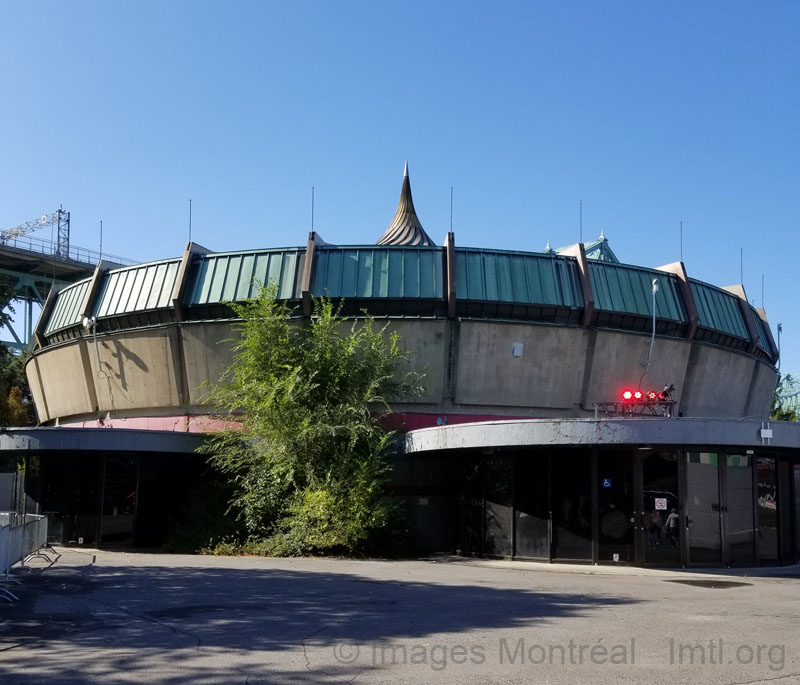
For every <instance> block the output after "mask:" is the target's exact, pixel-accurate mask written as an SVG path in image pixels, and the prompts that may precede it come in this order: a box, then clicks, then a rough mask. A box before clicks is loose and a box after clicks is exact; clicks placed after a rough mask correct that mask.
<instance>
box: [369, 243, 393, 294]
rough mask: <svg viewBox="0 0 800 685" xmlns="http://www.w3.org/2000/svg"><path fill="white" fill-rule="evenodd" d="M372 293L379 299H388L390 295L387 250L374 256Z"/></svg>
mask: <svg viewBox="0 0 800 685" xmlns="http://www.w3.org/2000/svg"><path fill="white" fill-rule="evenodd" d="M372 292H373V293H375V294H376V296H377V297H386V296H387V295H388V293H389V255H388V253H387V252H386V251H385V250H381V251H380V252H375V253H374V255H373V268H372Z"/></svg>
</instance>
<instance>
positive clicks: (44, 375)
mask: <svg viewBox="0 0 800 685" xmlns="http://www.w3.org/2000/svg"><path fill="white" fill-rule="evenodd" d="M88 352H89V350H88V345H87V342H86V340H80V341H76V342H74V343H69V344H67V345H62V346H59V347H55V348H53V349H48V350H47V353H46V354H38V355H37V356H36V359H35V364H33V365H32V364H31V363H30V362H29V363H28V365H27V367H26V372H27V375H28V380H29V382H31V381H32V382H31V390H33V392H34V396H33V397H34V402H36V408H37V411H38V412H39V415H40V420H48V419H53V418H57V417H61V416H71V415H75V414H89V413H93V412H95V411H96V410H97V402H96V398H95V396H94V384H93V383H91V382H90V380H89V379H91V377H92V376H91V368H90V366H89V355H88ZM32 366H33V368H31V367H32ZM39 381H40V382H41V386H40V385H39ZM40 387H41V391H42V393H43V395H44V396H45V398H46V402H44V403H42V402H40V401H39V400H38V399H37V394H39V392H40V390H39V388H40ZM45 416H46V417H47V418H44V417H45Z"/></svg>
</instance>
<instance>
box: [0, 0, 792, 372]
mask: <svg viewBox="0 0 800 685" xmlns="http://www.w3.org/2000/svg"><path fill="white" fill-rule="evenodd" d="M0 93H2V107H0V160H1V161H2V163H1V164H0V199H1V200H2V201H0V228H8V227H11V226H14V225H16V224H19V223H21V222H23V221H25V220H28V219H31V218H34V217H37V216H40V215H41V214H44V213H46V212H50V211H53V210H54V209H56V208H57V207H58V206H59V205H63V206H64V208H65V209H68V210H69V211H70V212H71V216H72V236H71V240H72V243H74V244H77V245H81V246H84V247H90V248H95V249H97V248H98V247H99V238H100V236H99V225H100V220H103V223H104V239H103V242H104V244H103V250H104V252H109V253H112V254H117V255H123V256H126V257H130V258H133V259H137V260H141V261H145V260H154V259H161V258H166V257H173V256H177V255H179V254H181V253H182V250H183V248H184V246H185V243H186V240H187V237H188V202H189V198H191V199H192V206H193V226H192V237H193V239H194V240H195V241H196V242H199V243H201V244H203V245H205V246H206V247H208V248H210V249H212V250H214V251H228V250H237V249H245V248H256V247H278V246H285V245H302V244H304V243H305V240H306V238H307V232H308V230H309V228H310V223H311V187H312V186H314V187H315V188H316V190H315V196H316V209H315V228H316V230H317V231H318V232H319V233H320V235H321V236H322V237H323V238H324V239H325V240H326V241H328V242H333V243H342V244H360V243H366V244H368V243H374V242H375V241H376V240H377V239H378V237H379V236H380V235H381V234H382V232H383V231H384V229H385V228H386V226H387V225H388V223H389V222H390V220H391V218H392V216H393V214H394V210H395V207H396V205H397V200H398V196H399V192H400V185H401V180H402V171H403V164H404V162H405V161H406V160H408V162H409V167H410V172H411V181H412V188H413V191H414V200H415V204H416V208H417V212H418V214H419V216H420V220H421V221H422V224H423V226H424V227H425V229H426V231H427V232H428V233H429V234H430V235H431V237H432V238H433V239H434V240H435V241H436V242H437V243H439V244H441V243H442V242H443V240H444V236H445V233H446V232H447V230H448V228H449V224H450V187H451V186H453V187H454V212H453V228H454V230H455V234H456V243H457V244H459V245H464V246H478V247H493V248H506V249H517V250H533V251H539V250H542V249H543V248H544V246H545V244H546V243H547V242H548V241H550V242H551V244H552V245H553V247H558V246H561V245H566V244H570V243H574V242H576V241H577V240H578V237H579V209H578V208H579V202H580V201H582V203H583V237H584V240H585V241H589V240H592V239H594V238H596V237H597V236H598V235H599V233H600V231H601V230H602V231H604V232H605V235H606V236H607V237H608V238H609V241H610V244H611V246H612V248H613V249H614V251H615V252H616V254H617V256H618V257H619V258H620V259H621V261H623V262H628V263H633V264H637V265H643V266H659V265H662V264H666V263H669V262H673V261H677V260H678V259H679V258H680V222H681V221H683V257H684V262H685V264H686V268H687V270H688V272H689V274H690V275H691V276H693V277H696V278H700V279H702V280H706V281H709V282H711V283H713V284H715V285H720V286H724V285H731V284H734V283H738V282H739V281H740V249H741V248H743V260H742V261H743V273H744V285H745V288H746V290H747V293H748V296H749V298H750V300H751V301H752V302H753V304H755V305H756V306H761V304H762V287H761V284H762V275H763V276H764V282H765V288H764V305H765V307H766V310H767V314H768V316H769V318H770V321H771V323H772V328H773V333H775V330H776V328H777V324H778V323H779V322H782V323H783V336H782V340H781V345H782V351H783V362H782V370H783V371H790V372H800V315H799V311H798V306H797V304H796V298H797V292H798V288H797V282H798V278H797V272H798V267H797V266H796V265H797V262H798V256H800V233H799V232H798V227H799V226H798V224H799V220H798V217H800V3H798V2H797V1H796V0H791V1H782V0H771V1H770V2H737V1H729V0H726V1H724V2H722V1H709V2H669V3H665V2H655V1H653V2H642V1H640V0H636V1H634V0H631V1H629V2H613V1H606V2H602V3H601V2H591V3H590V2H553V1H552V0H549V1H548V2H506V3H490V2H484V3H475V2H466V1H463V0H462V1H459V2H447V3H446V2H432V1H427V2H415V1H411V0H409V1H406V2H402V3H383V2H374V0H371V1H369V2H344V1H342V2H322V1H319V2H310V1H304V0H291V1H290V2H280V3H279V2H219V1H217V2H199V1H195V0H191V1H184V2H161V1H159V2H148V1H146V0H138V1H137V2H105V1H104V2H89V1H82V2H65V1H63V0H62V1H59V2H22V1H19V0H18V1H16V2H11V1H9V0H5V1H2V2H0Z"/></svg>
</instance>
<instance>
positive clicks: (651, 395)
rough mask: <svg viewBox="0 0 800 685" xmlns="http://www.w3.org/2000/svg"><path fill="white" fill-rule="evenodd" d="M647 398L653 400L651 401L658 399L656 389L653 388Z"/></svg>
mask: <svg viewBox="0 0 800 685" xmlns="http://www.w3.org/2000/svg"><path fill="white" fill-rule="evenodd" d="M647 399H648V400H651V401H652V400H657V399H658V393H657V392H656V391H655V390H651V391H650V392H648V393H647Z"/></svg>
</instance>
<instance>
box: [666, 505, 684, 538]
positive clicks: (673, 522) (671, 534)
mask: <svg viewBox="0 0 800 685" xmlns="http://www.w3.org/2000/svg"><path fill="white" fill-rule="evenodd" d="M680 520H681V517H680V516H678V510H677V509H676V508H675V507H672V509H670V512H669V516H667V523H666V528H667V542H669V543H670V544H671V545H672V546H673V547H677V546H678V538H679V535H680V533H679V532H678V525H679V523H680Z"/></svg>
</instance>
